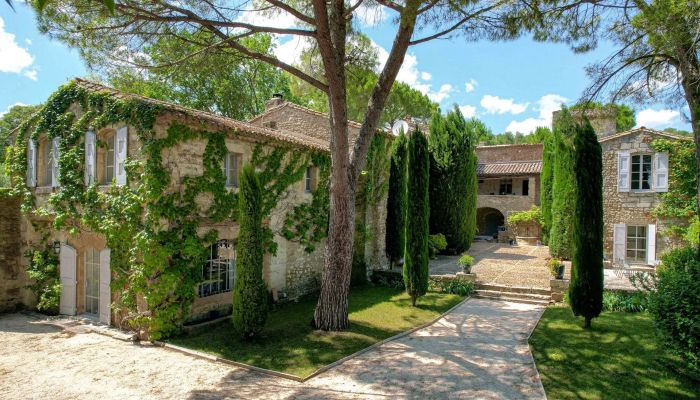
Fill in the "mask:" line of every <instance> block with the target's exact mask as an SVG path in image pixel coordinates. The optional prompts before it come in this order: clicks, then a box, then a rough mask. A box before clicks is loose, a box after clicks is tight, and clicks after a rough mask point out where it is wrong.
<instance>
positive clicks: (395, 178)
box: [386, 132, 408, 263]
mask: <svg viewBox="0 0 700 400" xmlns="http://www.w3.org/2000/svg"><path fill="white" fill-rule="evenodd" d="M407 158H408V139H407V138H406V135H404V134H403V132H402V133H401V134H400V135H399V136H398V137H397V138H396V139H394V142H393V143H392V145H391V165H390V167H389V168H390V176H389V193H388V199H387V215H386V254H387V257H389V260H390V261H391V262H392V263H394V262H397V261H398V260H399V259H400V258H401V257H403V253H404V249H405V247H406V207H407V201H408V200H407V197H406V196H407V195H406V178H407V176H406V161H407Z"/></svg>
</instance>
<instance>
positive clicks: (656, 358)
mask: <svg viewBox="0 0 700 400" xmlns="http://www.w3.org/2000/svg"><path fill="white" fill-rule="evenodd" d="M582 326H583V319H582V318H578V319H577V318H575V317H574V316H573V315H572V313H571V309H570V308H568V307H550V308H548V309H547V310H546V311H545V313H544V315H543V316H542V319H541V320H540V322H539V325H538V326H537V329H535V332H534V334H533V335H532V337H531V338H530V346H532V349H533V353H534V356H535V361H536V362H537V368H538V370H539V372H540V376H541V377H542V383H543V384H544V388H545V391H546V392H547V397H548V398H550V399H615V400H624V399H633V400H641V399H696V398H698V397H699V396H700V394H699V393H700V382H697V381H693V380H692V379H691V378H689V377H688V376H687V375H685V374H684V373H683V372H680V371H681V370H680V368H681V367H680V365H681V364H680V362H679V360H678V359H677V358H675V357H674V356H672V355H671V354H669V353H668V352H667V351H666V350H665V349H664V347H663V346H662V345H660V344H659V343H658V342H657V340H656V338H655V337H654V330H653V329H654V328H653V325H652V320H651V316H650V315H649V314H647V313H644V312H641V313H625V312H605V313H603V314H601V316H600V317H599V318H595V319H594V320H593V328H592V330H590V331H585V330H583V328H582Z"/></svg>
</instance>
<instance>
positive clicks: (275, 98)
mask: <svg viewBox="0 0 700 400" xmlns="http://www.w3.org/2000/svg"><path fill="white" fill-rule="evenodd" d="M282 103H284V95H283V94H282V93H275V94H273V95H272V98H271V99H270V100H268V101H266V102H265V111H267V110H269V109H271V108H274V107H277V106H279V105H281V104H282Z"/></svg>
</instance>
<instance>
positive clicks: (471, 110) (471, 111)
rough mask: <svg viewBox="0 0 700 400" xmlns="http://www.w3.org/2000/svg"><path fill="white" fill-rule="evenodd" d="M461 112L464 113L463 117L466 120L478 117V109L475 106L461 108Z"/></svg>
mask: <svg viewBox="0 0 700 400" xmlns="http://www.w3.org/2000/svg"><path fill="white" fill-rule="evenodd" d="M459 111H461V112H462V115H464V118H472V117H475V116H476V107H475V106H470V105H466V106H459Z"/></svg>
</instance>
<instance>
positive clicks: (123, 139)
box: [114, 126, 128, 185]
mask: <svg viewBox="0 0 700 400" xmlns="http://www.w3.org/2000/svg"><path fill="white" fill-rule="evenodd" d="M127 133H128V129H127V127H126V126H123V127H121V128H119V129H117V141H116V143H115V149H114V176H115V178H116V181H117V185H126V170H125V169H124V164H125V163H126V148H127Z"/></svg>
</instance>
